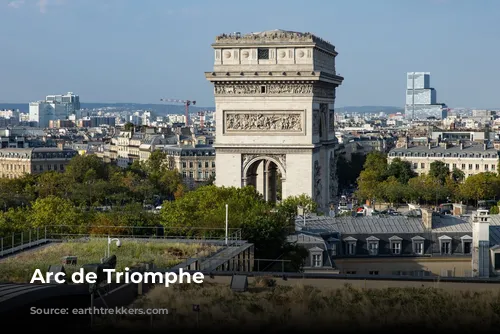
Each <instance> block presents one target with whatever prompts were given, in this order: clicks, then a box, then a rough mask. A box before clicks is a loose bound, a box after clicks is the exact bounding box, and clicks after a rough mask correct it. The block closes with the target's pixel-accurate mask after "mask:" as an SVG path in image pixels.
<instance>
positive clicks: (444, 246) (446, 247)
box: [439, 235, 452, 255]
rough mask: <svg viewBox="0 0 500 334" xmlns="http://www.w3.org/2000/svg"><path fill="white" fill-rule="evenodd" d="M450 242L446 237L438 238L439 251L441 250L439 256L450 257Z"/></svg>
mask: <svg viewBox="0 0 500 334" xmlns="http://www.w3.org/2000/svg"><path fill="white" fill-rule="evenodd" d="M451 241H452V239H451V238H450V237H449V236H447V235H443V236H441V237H439V249H440V250H441V255H451Z"/></svg>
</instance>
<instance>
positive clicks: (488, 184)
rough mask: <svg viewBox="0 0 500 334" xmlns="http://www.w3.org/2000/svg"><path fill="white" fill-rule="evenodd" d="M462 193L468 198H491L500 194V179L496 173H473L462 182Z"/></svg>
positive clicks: (476, 200)
mask: <svg viewBox="0 0 500 334" xmlns="http://www.w3.org/2000/svg"><path fill="white" fill-rule="evenodd" d="M460 193H461V195H462V196H463V197H464V199H466V200H474V201H475V202H476V204H477V202H478V201H480V200H490V199H493V198H495V197H498V196H499V195H500V180H499V178H498V177H497V175H496V174H495V173H479V174H475V175H471V176H469V177H468V178H466V179H465V181H464V182H463V183H462V184H460Z"/></svg>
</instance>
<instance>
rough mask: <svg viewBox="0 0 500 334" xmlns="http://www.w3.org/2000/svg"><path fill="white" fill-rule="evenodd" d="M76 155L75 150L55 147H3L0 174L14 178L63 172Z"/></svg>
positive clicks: (0, 155) (0, 158)
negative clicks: (49, 172)
mask: <svg viewBox="0 0 500 334" xmlns="http://www.w3.org/2000/svg"><path fill="white" fill-rule="evenodd" d="M76 155H78V152H77V151H75V150H72V149H61V148H57V147H39V148H3V149H0V176H1V177H5V178H9V179H15V178H19V177H22V176H23V175H25V174H41V173H43V172H46V171H56V172H63V171H64V170H65V169H66V166H67V165H68V163H69V162H70V160H71V159H72V158H73V157H75V156H76Z"/></svg>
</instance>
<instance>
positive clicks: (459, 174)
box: [451, 167, 465, 182]
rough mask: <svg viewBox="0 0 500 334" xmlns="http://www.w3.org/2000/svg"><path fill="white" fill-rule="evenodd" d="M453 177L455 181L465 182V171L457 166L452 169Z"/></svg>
mask: <svg viewBox="0 0 500 334" xmlns="http://www.w3.org/2000/svg"><path fill="white" fill-rule="evenodd" d="M451 178H452V179H453V181H455V182H463V181H464V180H465V173H464V172H463V171H462V170H460V169H458V168H456V167H455V168H453V170H452V171H451Z"/></svg>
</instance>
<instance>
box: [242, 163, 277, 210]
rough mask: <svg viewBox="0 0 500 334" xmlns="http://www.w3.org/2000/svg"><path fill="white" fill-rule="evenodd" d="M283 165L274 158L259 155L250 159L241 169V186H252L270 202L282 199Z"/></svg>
mask: <svg viewBox="0 0 500 334" xmlns="http://www.w3.org/2000/svg"><path fill="white" fill-rule="evenodd" d="M282 171H283V167H282V166H280V165H279V163H277V162H276V161H274V159H271V158H268V157H259V158H256V159H254V160H252V161H250V162H249V163H248V164H247V166H245V168H244V170H243V186H253V187H254V188H255V189H256V190H257V191H258V192H259V193H261V194H262V195H263V197H264V199H265V200H266V201H268V202H271V203H277V202H280V201H281V200H282V196H283V183H284V181H285V178H284V176H283V172H282Z"/></svg>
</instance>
